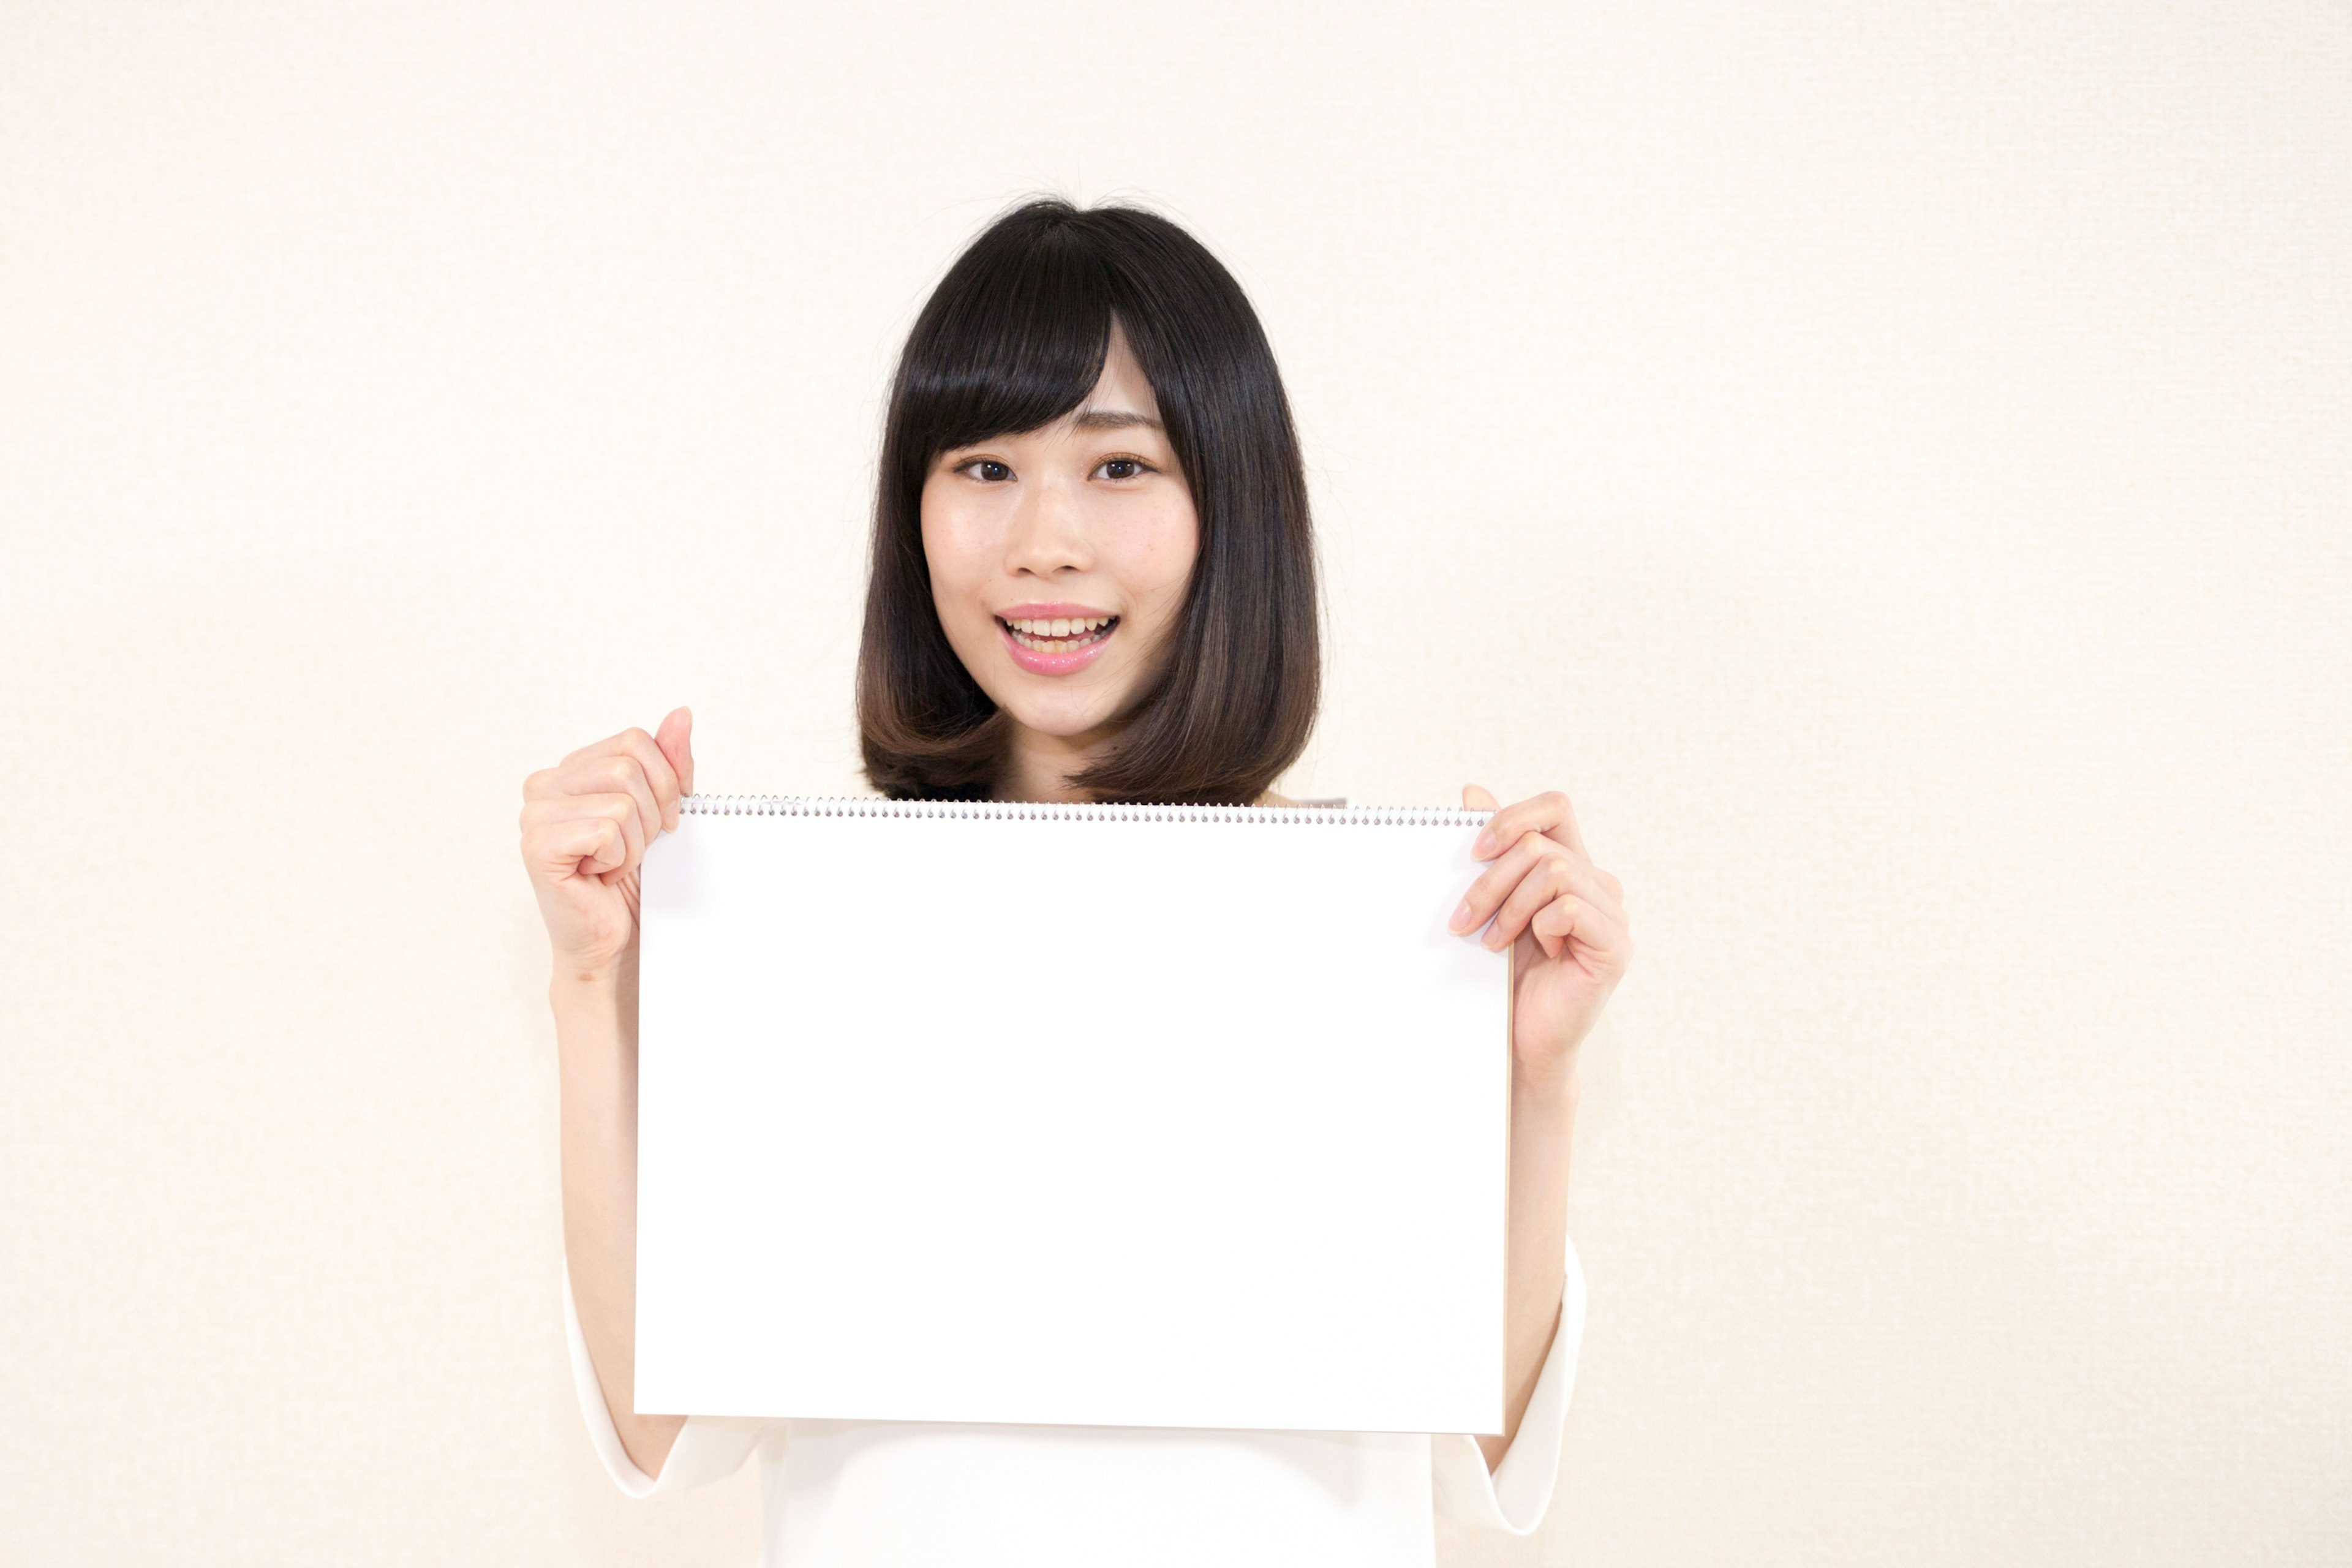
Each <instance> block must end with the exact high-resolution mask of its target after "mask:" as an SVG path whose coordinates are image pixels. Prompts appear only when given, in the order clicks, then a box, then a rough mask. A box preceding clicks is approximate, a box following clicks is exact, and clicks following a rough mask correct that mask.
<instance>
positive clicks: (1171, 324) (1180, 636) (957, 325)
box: [857, 200, 1321, 804]
mask: <svg viewBox="0 0 2352 1568" xmlns="http://www.w3.org/2000/svg"><path fill="white" fill-rule="evenodd" d="M1114 321H1116V322H1117V323H1118V326H1119V328H1120V329H1121V330H1122V331H1124V333H1125V335H1126V338H1127V342H1128V343H1129V345H1130V346H1131V348H1132V349H1133V351H1134V353H1135V357H1136V361H1137V363H1139V365H1140V366H1141V368H1142V371H1143V374H1144V375H1145V377H1146V378H1147V379H1148V380H1149V381H1150V384H1151V390H1152V394H1153V395H1154V396H1155V397H1156V398H1157V399H1158V401H1159V405H1160V422H1161V424H1162V425H1163V426H1165V427H1166V430H1167V433H1168V442H1169V445H1170V447H1172V448H1173V449H1174V452H1175V455H1176V460H1177V462H1178V464H1179V465H1180V466H1181V468H1182V469H1183V474H1184V480H1185V483H1186V484H1187V485H1188V486H1189V487H1190V488H1191V489H1192V504H1193V509H1194V510H1195V513H1196V514H1197V516H1198V518H1199V553H1198V555H1197V557H1196V559H1195V560H1194V563H1193V566H1192V576H1191V580H1190V581H1189V583H1188V584H1186V589H1185V597H1184V603H1183V607H1182V609H1181V612H1180V613H1179V615H1178V617H1177V619H1176V621H1175V622H1174V624H1173V625H1172V626H1171V628H1170V632H1169V636H1170V637H1171V643H1172V646H1171V647H1169V649H1168V650H1167V657H1166V658H1164V659H1163V660H1161V661H1160V667H1159V671H1158V675H1157V678H1156V679H1152V680H1150V682H1149V683H1148V685H1147V688H1146V689H1142V690H1139V692H1138V693H1137V694H1136V697H1135V698H1134V700H1132V701H1131V702H1130V703H1129V706H1128V707H1127V709H1126V710H1124V712H1125V714H1126V715H1128V716H1129V722H1128V723H1127V725H1126V726H1125V728H1124V729H1123V730H1121V731H1119V733H1118V738H1117V740H1116V741H1115V742H1113V743H1112V746H1111V747H1110V748H1108V750H1107V752H1106V755H1105V756H1103V757H1102V758H1101V759H1099V760H1098V761H1097V763H1095V764H1094V765H1092V766H1090V767H1088V768H1087V769H1086V770H1085V771H1083V772H1081V773H1076V774H1074V775H1073V776H1072V778H1071V780H1070V782H1071V784H1073V785H1074V786H1076V787H1077V788H1078V789H1081V790H1083V791H1085V792H1087V794H1088V795H1091V796H1092V797H1093V798H1095V799H1097V800H1104V801H1171V802H1187V803H1194V804H1204V803H1218V802H1223V803H1228V804H1231V803H1246V802H1249V801H1253V800H1255V799H1256V798H1258V796H1259V795H1262V794H1263V793H1264V792H1265V790H1266V788H1267V787H1268V786H1269V785H1270V784H1273V782H1274V780H1275V779H1276V776H1277V775H1279V774H1280V773H1281V772H1282V770H1283V769H1284V768H1286V767H1287V766H1289V765H1290V763H1292V762H1293V761H1295V760H1296V759H1297V756H1298V753H1299V752H1300V751H1301V750H1303V749H1304V748H1305V746H1306V744H1307V734H1308V732H1309V731H1311V730H1312V729H1313V728H1314V724H1315V711H1316V706H1317V703H1318V700H1319V695H1320V684H1321V645H1320V641H1319V635H1318V619H1317V609H1318V597H1317V590H1316V579H1315V550H1314V539H1313V532H1312V529H1311V526H1310V524H1309V521H1308V518H1307V478H1306V473H1305V470H1304V468H1303V467H1302V466H1301V464H1300V461H1299V454H1298V437H1297V430H1296V428H1295V427H1294V426H1293V425H1292V422H1291V416H1290V404H1289V400H1288V398H1287V397H1286V396H1285V395H1284V393H1283V389H1282V377H1281V375H1280V374H1279V373H1278V372H1277V371H1276V368H1275V363H1274V352H1273V350H1272V348H1271V347H1270V346H1269V345H1268V344H1267V342H1266V338H1265V330H1264V329H1263V328H1262V327H1261V326H1260V325H1259V324H1258V319H1257V315H1256V313H1255V311H1254V310H1251V309H1250V304H1249V300H1248V299H1247V298H1246V297H1245V296H1244V294H1243V292H1242V289H1241V285H1240V284H1239V283H1237V282H1235V281H1234V277H1233V275H1232V274H1231V273H1229V272H1227V271H1226V270H1225V268H1223V266H1222V265H1220V264H1219V262H1218V261H1217V259H1216V258H1215V257H1213V256H1212V255H1210V254H1209V252H1208V250H1207V248H1206V247H1203V246H1202V244H1201V242H1200V241H1198V240H1196V239H1194V238H1193V237H1192V236H1191V235H1189V234H1187V233H1185V232H1184V230H1183V229H1181V228H1180V227H1178V226H1176V225H1175V224H1173V223H1171V222H1170V221H1169V220H1168V219H1166V218H1164V217H1160V216H1158V215H1156V214H1153V213H1149V212H1143V211H1139V210H1138V209H1135V208H1131V207H1118V206H1104V207H1094V208H1090V209H1086V210H1080V209H1079V208H1077V207H1075V206H1073V205H1070V204H1069V203H1067V202H1063V201H1054V200H1040V201H1033V202H1030V203H1028V204H1027V205H1023V206H1020V207H1017V208H1015V209H1013V211H1011V212H1009V213H1007V214H1005V215H1004V216H1003V217H1000V218H998V219H997V220H996V221H995V222H994V223H993V224H992V225H990V226H989V227H988V228H987V229H986V230H985V231H984V232H983V233H982V235H981V236H980V237H979V238H977V239H975V240H974V241H973V242H972V243H971V247H970V248H968V249H967V250H965V251H964V253H963V254H962V256H961V257H960V258H957V260H956V263H955V265H954V266H953V267H952V268H949V270H948V274H947V277H946V278H945V279H941V281H940V286H939V288H938V289H935V290H934V291H933V292H932V294H931V297H930V300H929V302H928V303H927V304H925V305H924V307H923V310H922V314H921V315H920V316H919V317H918V318H917V319H916V321H915V326H914V330H913V331H911V332H910V333H908V338H907V345H906V350H905V352H904V353H902V354H901V355H900V357H899V361H898V374H897V377H896V379H895V380H894V381H893V383H892V384H891V389H890V409H889V416H888V420H887V425H886V426H885V428H884V432H883V437H882V455H881V463H880V468H879V473H878V475H877V486H876V495H875V503H874V537H873V547H872V555H871V557H870V560H869V572H868V576H867V580H866V626H865V632H864V638H863V641H862V643H861V645H860V647H859V649H858V655H857V723H858V730H859V732H860V743H861V747H862V750H863V752H864V754H865V762H866V777H867V778H868V779H870V780H871V781H872V782H873V783H874V784H875V786H876V787H877V788H878V789H879V790H881V792H882V793H883V794H884V795H889V796H892V797H894V798H900V799H904V798H925V797H928V798H939V799H961V800H976V799H986V798H989V797H990V796H991V795H993V794H994V792H995V791H996V789H997V788H998V787H999V786H1000V784H1001V782H1002V778H1003V767H1004V763H1005V760H1006V755H1007V746H1008V742H1009V741H1010V738H1011V724H1012V721H1011V719H1010V717H1009V716H1008V715H1006V714H1004V713H1003V712H1001V711H999V710H998V709H997V707H996V704H995V703H994V702H993V701H992V700H990V698H989V697H988V695H987V693H985V692H984V691H982V689H981V688H980V684H979V683H978V682H977V681H975V680H974V679H972V678H971V672H970V671H968V670H967V669H965V668H964V666H963V662H962V660H961V659H960V658H957V657H956V653H955V650H954V648H953V647H951V646H950V644H949V642H948V638H947V633H946V631H945V630H944V629H943V628H942V627H941V626H940V618H939V610H938V606H937V605H935V604H934V603H933V601H932V598H931V575H930V568H929V563H928V562H927V561H926V560H925V557H924V554H923V531H922V496H923V484H924V480H925V479H927V478H928V477H929V472H930V468H931V465H932V463H933V462H934V461H935V460H936V459H937V458H939V456H940V454H941V453H942V452H946V451H949V450H950V449H951V448H955V447H967V446H970V445H971V444H972V443H973V442H976V441H983V440H986V439H989V438H990V437H996V436H1003V435H1007V434H1012V433H1014V432H1019V431H1024V430H1034V429H1036V428H1038V427H1039V426H1044V425H1047V424H1050V423H1052V422H1053V421H1054V420H1055V419H1058V418H1060V417H1061V416H1063V415H1065V414H1067V413H1068V412H1069V411H1070V410H1071V409H1073V408H1076V406H1077V405H1078V404H1079V403H1080V402H1081V401H1082V400H1083V399H1084V398H1085V397H1086V395H1087V394H1088V393H1089V392H1091V391H1092V390H1093V389H1094V385H1095V383H1096V381H1097V379H1098V378H1099V377H1100V375H1101V374H1102V367H1103V362H1104V359H1105V356H1106V355H1107V353H1108V349H1109V345H1110V337H1111V328H1112V324H1113V322H1114Z"/></svg>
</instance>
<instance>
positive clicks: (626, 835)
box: [522, 794, 646, 871]
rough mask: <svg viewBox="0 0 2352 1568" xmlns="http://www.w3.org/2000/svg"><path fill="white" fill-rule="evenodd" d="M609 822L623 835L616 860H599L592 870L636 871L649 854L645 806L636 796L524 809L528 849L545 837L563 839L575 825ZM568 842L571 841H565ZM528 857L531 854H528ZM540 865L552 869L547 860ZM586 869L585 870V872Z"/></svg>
mask: <svg viewBox="0 0 2352 1568" xmlns="http://www.w3.org/2000/svg"><path fill="white" fill-rule="evenodd" d="M599 821H602V822H610V823H611V824H612V825H613V826H614V828H615V829H616V830H617V831H618V832H619V834H620V836H621V837H620V850H619V853H618V856H617V858H613V857H606V858H600V859H599V861H598V863H597V864H596V865H595V866H594V867H593V869H594V870H597V871H621V870H627V869H630V868H633V867H635V865H636V864H637V862H638V861H639V860H640V859H642V858H644V857H645V853H646V831H645V811H644V806H643V805H642V804H641V803H640V802H639V801H638V799H637V797H636V796H635V795H623V794H612V795H560V796H557V797H556V798H554V799H552V800H535V801H532V802H531V803H530V805H526V806H524V807H523V808H522V827H523V840H524V843H525V845H526V846H528V845H530V843H531V842H532V841H533V839H534V838H535V837H540V836H542V835H553V836H555V837H564V833H565V832H566V831H567V830H568V829H569V828H570V827H571V826H572V824H574V823H579V822H599ZM565 841H566V842H569V839H568V838H566V839H565ZM525 853H526V854H529V853H530V851H529V849H528V848H526V850H525ZM537 863H539V864H542V865H546V866H548V867H550V868H551V870H552V868H553V863H552V862H551V861H548V860H546V859H544V858H542V859H541V860H540V861H538V862H537ZM583 869H584V868H583Z"/></svg>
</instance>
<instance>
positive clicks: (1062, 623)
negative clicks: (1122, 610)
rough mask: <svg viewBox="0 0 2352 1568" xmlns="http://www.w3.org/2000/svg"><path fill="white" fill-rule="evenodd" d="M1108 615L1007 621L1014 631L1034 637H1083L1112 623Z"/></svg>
mask: <svg viewBox="0 0 2352 1568" xmlns="http://www.w3.org/2000/svg"><path fill="white" fill-rule="evenodd" d="M1110 623H1111V617H1110V616H1082V617H1081V618H1079V619H1077V620H1070V619H1067V618H1064V619H1060V620H1052V621H1007V622H1005V623H1004V624H1005V625H1006V626H1011V627H1012V628H1013V630H1014V631H1016V632H1020V633H1022V634H1024V636H1028V637H1083V636H1085V635H1086V634H1087V633H1088V632H1091V631H1094V630H1096V629H1097V628H1098V627H1102V626H1108V625H1110Z"/></svg>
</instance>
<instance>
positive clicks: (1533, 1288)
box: [1478, 1054, 1577, 1469]
mask: <svg viewBox="0 0 2352 1568" xmlns="http://www.w3.org/2000/svg"><path fill="white" fill-rule="evenodd" d="M1576 1099H1577V1079H1576V1064H1575V1060H1574V1058H1573V1055H1572V1054H1571V1057H1570V1061H1569V1063H1568V1064H1567V1067H1566V1068H1565V1069H1564V1070H1563V1071H1561V1072H1560V1073H1559V1075H1558V1077H1557V1078H1556V1079H1554V1080H1553V1081H1552V1082H1550V1083H1549V1084H1545V1085H1534V1084H1530V1083H1528V1081H1527V1080H1526V1079H1525V1077H1524V1076H1522V1077H1521V1078H1520V1079H1518V1081H1517V1082H1515V1083H1514V1084H1513V1085H1512V1089H1511V1176H1510V1188H1511V1194H1510V1231H1509V1242H1508V1246H1509V1249H1510V1261H1509V1264H1508V1266H1507V1279H1508V1285H1507V1292H1508V1294H1507V1303H1508V1304H1507V1307H1506V1309H1505V1314H1504V1329H1503V1334H1504V1340H1503V1344H1504V1366H1505V1374H1504V1376H1505V1381H1504V1404H1503V1432H1502V1436H1495V1437H1481V1438H1479V1439H1478V1447H1479V1450H1480V1451H1481V1452H1482V1453H1484V1454H1485V1455H1486V1466H1487V1468H1489V1469H1492V1468H1494V1467H1495V1466H1496V1465H1497V1464H1499V1463H1501V1462H1502V1458H1503V1455H1504V1454H1505V1453H1506V1452H1507V1451H1508V1450H1509V1448H1510V1446H1511V1441H1512V1439H1513V1438H1515V1437H1517V1436H1518V1431H1519V1418H1520V1416H1522V1415H1526V1414H1527V1408H1528V1400H1529V1399H1531V1398H1533V1397H1534V1395H1535V1390H1536V1379H1537V1378H1538V1376H1540V1375H1541V1374H1542V1373H1543V1366H1544V1361H1545V1359H1546V1358H1547V1357H1548V1356H1549V1355H1550V1353H1551V1341H1552V1334H1553V1331H1555V1330H1556V1329H1557V1328H1558V1327H1559V1305H1560V1292H1561V1290H1562V1289H1563V1288H1564V1287H1565V1285H1566V1283H1567V1273H1568V1153H1569V1143H1570V1134H1571V1132H1572V1131H1574V1126H1575V1121H1576Z"/></svg>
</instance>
